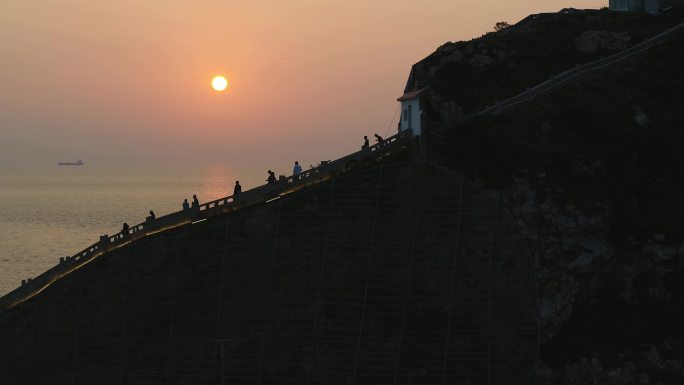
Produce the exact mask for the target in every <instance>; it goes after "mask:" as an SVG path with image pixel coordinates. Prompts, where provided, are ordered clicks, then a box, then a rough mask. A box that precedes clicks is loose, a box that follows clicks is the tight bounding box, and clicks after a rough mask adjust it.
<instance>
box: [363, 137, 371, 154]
mask: <svg viewBox="0 0 684 385" xmlns="http://www.w3.org/2000/svg"><path fill="white" fill-rule="evenodd" d="M369 147H370V143H369V142H368V136H366V135H364V136H363V146H361V149H362V150H365V149H367V148H369Z"/></svg>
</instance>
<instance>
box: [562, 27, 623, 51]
mask: <svg viewBox="0 0 684 385" xmlns="http://www.w3.org/2000/svg"><path fill="white" fill-rule="evenodd" d="M631 40H632V38H631V36H630V35H629V33H627V32H611V31H585V32H582V34H581V35H579V36H578V37H577V38H576V39H575V46H576V47H577V50H578V51H579V52H583V53H589V54H593V53H596V52H598V51H602V50H606V51H622V50H624V49H626V48H627V44H628V43H629V42H630V41H631Z"/></svg>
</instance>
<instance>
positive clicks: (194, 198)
mask: <svg viewBox="0 0 684 385" xmlns="http://www.w3.org/2000/svg"><path fill="white" fill-rule="evenodd" d="M192 208H193V209H198V208H199V199H197V195H195V194H192Z"/></svg>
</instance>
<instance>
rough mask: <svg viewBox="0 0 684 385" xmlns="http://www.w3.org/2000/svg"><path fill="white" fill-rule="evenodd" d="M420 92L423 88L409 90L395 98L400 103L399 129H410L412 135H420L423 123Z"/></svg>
mask: <svg viewBox="0 0 684 385" xmlns="http://www.w3.org/2000/svg"><path fill="white" fill-rule="evenodd" d="M422 93H423V90H418V91H411V92H407V93H405V94H404V95H402V96H401V97H400V98H399V99H397V101H398V102H400V103H401V120H400V121H399V131H406V130H411V132H412V133H413V135H415V136H420V134H421V131H422V127H421V126H422V124H423V118H422V114H423V110H422V108H421V103H420V96H421V94H422Z"/></svg>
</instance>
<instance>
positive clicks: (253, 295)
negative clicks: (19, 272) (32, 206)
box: [0, 163, 538, 385]
mask: <svg viewBox="0 0 684 385" xmlns="http://www.w3.org/2000/svg"><path fill="white" fill-rule="evenodd" d="M531 273H532V269H531V259H530V255H529V252H528V250H527V249H526V247H525V245H524V241H523V239H522V237H521V236H520V232H519V231H518V229H517V226H516V225H515V223H514V222H513V219H512V217H510V216H509V215H507V214H506V212H505V211H503V210H501V205H500V202H499V201H497V200H492V199H490V198H489V197H488V196H487V195H486V194H484V193H483V192H482V191H481V190H479V189H477V188H475V186H474V185H473V184H472V183H470V182H468V181H466V180H464V179H463V178H462V177H460V176H459V175H458V174H455V173H454V172H453V171H450V170H448V169H445V168H442V167H438V166H435V165H431V164H427V163H408V164H401V165H394V166H383V167H376V168H373V169H369V170H366V171H360V172H357V173H353V174H348V175H345V176H342V177H338V178H335V179H334V180H333V181H331V182H328V183H325V184H322V185H319V186H317V187H315V188H312V189H309V190H306V191H303V192H298V193H295V194H293V195H292V196H290V197H288V198H286V199H279V200H276V201H273V202H270V203H267V204H264V205H262V206H258V207H256V208H253V209H249V210H245V211H241V212H235V213H232V214H228V215H225V216H222V217H214V218H210V219H209V220H208V221H205V222H200V223H196V224H193V225H188V226H186V227H184V228H179V229H176V230H173V231H171V232H165V233H162V234H159V235H157V236H154V237H148V238H144V239H141V240H138V241H135V242H134V243H132V244H130V245H128V246H124V247H123V248H121V249H118V250H116V251H113V252H110V253H108V254H105V255H104V256H102V257H99V258H97V259H96V260H94V261H93V262H91V263H90V264H88V265H86V266H84V267H83V268H82V269H80V270H78V271H76V272H75V273H72V274H71V275H69V276H67V277H66V278H64V279H62V280H60V281H58V282H57V283H56V284H54V285H53V286H51V287H49V288H48V289H46V290H45V291H44V292H42V293H40V294H39V295H37V296H35V297H34V298H32V299H31V300H29V301H27V302H25V303H23V304H22V305H20V306H19V307H15V308H13V309H11V310H10V311H8V312H5V313H3V314H0V331H1V332H2V338H0V378H1V379H2V384H3V385H5V384H7V385H9V384H27V383H35V384H74V383H83V384H122V383H123V384H160V383H164V384H189V383H191V384H216V383H222V381H226V383H238V384H302V383H313V384H338V383H339V384H350V383H352V384H390V383H391V384H442V383H463V384H482V383H493V382H498V383H510V384H528V383H530V382H532V381H533V380H534V376H535V366H536V362H537V351H538V349H537V348H538V346H537V320H536V309H537V299H536V282H535V279H534V276H533V274H531Z"/></svg>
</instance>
